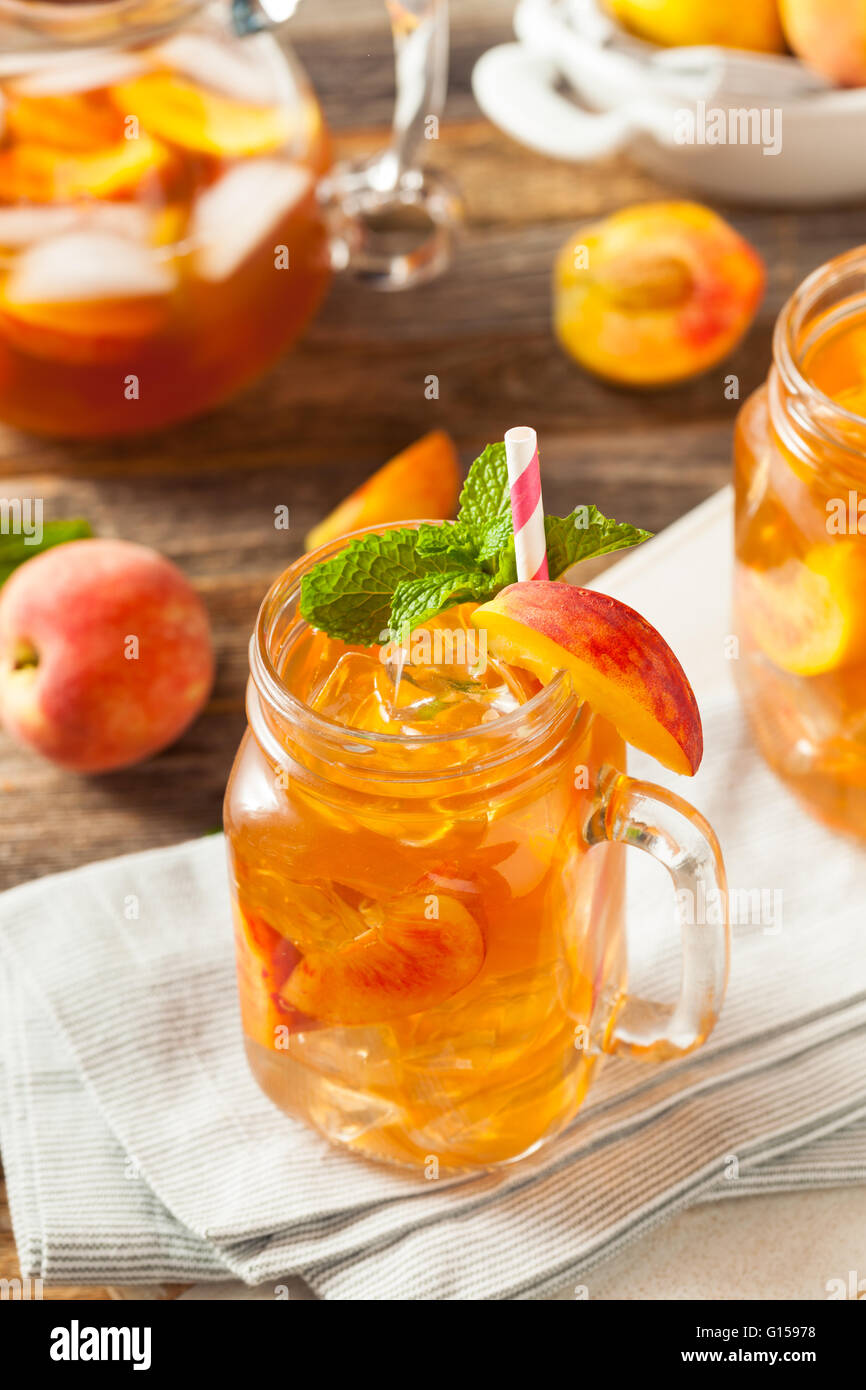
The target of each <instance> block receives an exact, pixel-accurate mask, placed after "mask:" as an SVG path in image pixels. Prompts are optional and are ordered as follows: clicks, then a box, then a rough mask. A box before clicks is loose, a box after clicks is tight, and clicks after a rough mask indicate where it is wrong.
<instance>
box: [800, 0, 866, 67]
mask: <svg viewBox="0 0 866 1390" xmlns="http://www.w3.org/2000/svg"><path fill="white" fill-rule="evenodd" d="M779 12H780V14H781V16H782V27H783V29H784V30H785V37H786V38H787V40H788V43H789V44H790V45H791V47H792V48H793V50H794V52H795V53H796V54H797V56H798V58H802V59H803V62H804V63H808V64H809V66H810V67H813V68H815V69H816V71H817V72H820V73H822V74H823V76H824V77H827V78H829V79H830V81H831V82H835V83H837V84H838V85H839V86H840V87H862V86H866V5H864V4H863V0H780V3H779Z"/></svg>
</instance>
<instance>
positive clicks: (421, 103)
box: [379, 0, 448, 190]
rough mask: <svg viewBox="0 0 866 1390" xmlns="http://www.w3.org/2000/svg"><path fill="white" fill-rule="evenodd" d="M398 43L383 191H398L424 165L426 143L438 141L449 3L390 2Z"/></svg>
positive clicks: (387, 1) (382, 168)
mask: <svg viewBox="0 0 866 1390" xmlns="http://www.w3.org/2000/svg"><path fill="white" fill-rule="evenodd" d="M385 5H386V8H387V10H388V16H389V18H390V21H391V33H392V35H393V39H394V68H395V77H396V86H397V94H396V101H395V105H394V123H393V129H392V134H391V145H390V148H389V149H388V150H387V151H386V153H385V155H384V156H383V157H382V159H381V161H380V167H379V176H380V179H381V184H380V187H381V188H382V189H383V190H384V189H387V188H396V187H397V186H398V184H399V181H400V179H401V177H402V176H403V175H404V174H405V173H406V172H407V171H409V170H412V169H415V168H418V167H420V166H421V165H423V163H424V160H423V159H422V158H420V152H421V149H422V148H423V146H422V141H423V140H425V139H428V140H429V139H436V138H437V136H438V134H439V120H440V118H441V116H442V112H443V110H444V107H445V95H446V92H447V89H448V0H385Z"/></svg>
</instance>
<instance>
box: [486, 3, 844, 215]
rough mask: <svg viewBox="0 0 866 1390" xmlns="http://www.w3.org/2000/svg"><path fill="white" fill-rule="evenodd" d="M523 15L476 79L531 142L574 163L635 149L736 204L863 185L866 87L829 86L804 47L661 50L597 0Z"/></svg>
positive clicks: (679, 178) (492, 106)
mask: <svg viewBox="0 0 866 1390" xmlns="http://www.w3.org/2000/svg"><path fill="white" fill-rule="evenodd" d="M514 24H515V31H516V33H517V37H518V42H517V43H514V44H503V45H501V46H500V47H498V48H494V49H491V50H490V52H488V53H485V54H484V56H483V57H482V58H481V59H480V60H479V62H478V63H477V64H476V67H475V70H474V72H473V75H472V84H473V89H474V92H475V96H476V99H477V101H478V104H479V105H480V107H481V109H482V110H483V111H484V113H485V115H487V116H488V117H489V118H490V120H492V121H493V122H494V123H495V124H496V125H498V126H499V127H500V128H501V129H502V130H504V131H506V132H507V133H508V134H509V135H511V136H513V137H514V138H515V139H517V140H519V141H521V142H522V143H523V144H525V145H528V146H530V147H531V148H532V149H536V150H539V151H541V152H542V153H544V154H549V155H553V156H556V157H558V158H560V159H569V160H574V161H576V162H582V161H586V160H590V159H595V158H598V157H599V156H601V155H605V154H610V153H612V152H614V151H617V150H628V151H629V153H631V154H632V155H633V156H634V158H635V159H636V160H638V162H639V163H640V164H642V165H643V166H645V167H646V168H647V169H649V170H650V171H651V172H652V173H654V174H656V175H658V176H660V177H661V178H663V179H666V180H673V181H675V182H677V183H681V184H684V185H687V186H688V187H690V188H692V189H695V190H697V191H699V192H702V193H705V194H710V195H714V196H716V197H718V198H722V199H730V200H733V201H737V202H749V203H764V204H773V203H775V204H779V203H784V204H789V205H800V206H808V205H810V204H811V205H816V204H826V203H837V202H848V201H853V200H856V199H859V198H863V197H866V155H864V149H866V88H852V89H847V90H839V89H836V88H833V87H829V86H828V85H827V84H826V83H824V82H823V80H822V79H821V78H820V77H817V76H816V75H815V74H813V73H811V72H810V71H809V70H808V69H807V68H805V67H804V66H803V65H802V64H801V63H800V62H799V61H798V60H797V59H795V58H788V57H767V56H765V55H759V54H747V53H742V52H737V51H734V50H728V49H709V48H704V49H694V48H693V49H689V48H679V49H661V48H657V47H655V46H654V45H652V44H648V43H643V42H642V41H640V40H638V39H634V38H632V37H631V36H629V35H627V34H625V33H624V31H623V30H621V29H619V28H618V26H617V25H616V24H615V23H614V22H613V21H612V20H610V19H608V18H607V17H606V16H604V15H603V14H602V13H601V11H600V10H599V8H598V6H597V5H596V3H595V0H520V3H519V4H518V6H517V10H516V13H515V20H514ZM564 83H565V84H567V86H568V87H569V88H570V89H571V93H573V97H572V96H571V95H568V94H565V93H564V92H563V91H562V87H563V84H564ZM573 98H576V101H575V99H573ZM577 102H579V103H580V105H578V104H576V103H577ZM701 137H703V139H702V138H701Z"/></svg>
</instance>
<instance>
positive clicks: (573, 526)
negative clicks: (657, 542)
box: [544, 507, 652, 579]
mask: <svg viewBox="0 0 866 1390" xmlns="http://www.w3.org/2000/svg"><path fill="white" fill-rule="evenodd" d="M544 532H545V536H546V538H547V567H548V570H549V571H550V577H551V579H559V578H560V576H561V575H563V574H564V573H565V571H566V570H567V569H570V568H571V566H572V565H576V564H577V562H578V560H589V559H591V558H593V557H595V556H597V555H609V554H611V552H612V551H614V550H625V549H626V548H627V547H629V546H632V545H640V543H641V541H645V540H648V539H649V537H650V535H651V534H652V533H651V532H650V531H642V530H641V529H640V527H639V526H630V525H629V524H628V522H623V521H614V519H613V517H608V516H604V515H603V514H602V513H601V512H600V511H599V510H598V507H575V509H574V511H573V512H572V513H571V515H570V516H546V517H545V518H544Z"/></svg>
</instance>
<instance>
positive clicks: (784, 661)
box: [737, 539, 866, 676]
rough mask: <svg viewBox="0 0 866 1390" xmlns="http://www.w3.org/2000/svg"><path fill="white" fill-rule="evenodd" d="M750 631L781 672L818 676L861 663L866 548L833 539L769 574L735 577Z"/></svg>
mask: <svg viewBox="0 0 866 1390" xmlns="http://www.w3.org/2000/svg"><path fill="white" fill-rule="evenodd" d="M737 587H738V591H739V598H740V602H741V603H742V604H743V605H744V607H745V611H746V613H747V616H748V623H749V629H750V631H751V633H752V635H753V637H754V639H755V641H756V642H757V644H758V646H759V647H760V648H761V651H762V652H763V653H764V655H765V656H766V657H767V658H768V659H769V660H770V661H772V662H773V664H774V665H775V666H778V667H779V668H780V669H781V670H783V671H789V672H791V674H792V675H796V676H818V675H821V674H823V673H825V672H827V671H835V670H838V669H839V668H840V667H843V666H851V665H856V664H857V662H858V661H861V660H863V659H864V658H866V614H864V607H863V593H864V590H866V547H864V544H863V542H862V541H855V540H847V539H838V540H835V541H829V542H826V543H825V544H822V545H819V546H815V547H814V548H813V549H812V550H810V551H809V553H808V554H807V555H806V556H805V557H804V558H803V559H802V560H798V559H796V558H791V559H789V560H787V561H786V562H785V563H784V564H783V565H780V566H779V567H777V568H776V569H771V570H763V571H759V570H755V569H751V568H747V567H745V566H744V567H742V568H741V570H740V572H739V575H738V577H737Z"/></svg>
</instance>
